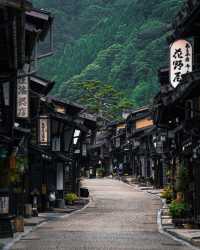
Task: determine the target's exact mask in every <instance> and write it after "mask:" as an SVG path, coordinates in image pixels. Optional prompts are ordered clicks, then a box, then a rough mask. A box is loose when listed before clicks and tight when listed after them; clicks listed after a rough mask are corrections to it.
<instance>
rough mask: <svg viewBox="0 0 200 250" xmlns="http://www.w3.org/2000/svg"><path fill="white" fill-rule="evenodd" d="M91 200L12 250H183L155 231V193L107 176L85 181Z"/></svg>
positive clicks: (20, 242)
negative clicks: (84, 207) (86, 205)
mask: <svg viewBox="0 0 200 250" xmlns="http://www.w3.org/2000/svg"><path fill="white" fill-rule="evenodd" d="M83 185H84V186H87V187H88V188H89V189H90V194H91V195H92V202H91V203H90V204H89V206H88V207H87V208H86V209H85V210H82V211H80V212H78V213H75V214H73V215H71V216H69V217H66V218H60V219H59V218H58V219H56V220H53V221H50V222H48V223H46V224H44V225H42V226H41V227H40V228H38V229H37V230H36V231H34V232H32V233H30V234H29V235H27V236H25V237H24V238H23V239H22V240H20V241H19V242H17V243H16V244H15V245H14V246H13V247H12V250H24V249H26V250H65V249H66V250H72V249H73V250H75V249H77V250H79V249H80V250H86V249H89V250H90V249H91V250H94V249H97V250H100V249H102V250H103V249H109V250H118V249H132V250H186V249H190V248H189V247H187V246H183V245H182V244H181V243H179V242H177V241H174V240H172V239H171V238H169V237H167V236H165V235H162V234H160V233H159V232H158V226H157V223H156V221H157V210H158V209H159V208H160V206H161V204H160V200H159V199H158V198H156V196H153V195H150V194H148V193H145V192H143V191H141V190H139V189H134V188H133V187H131V186H128V185H127V184H125V183H123V182H119V181H116V180H110V179H96V180H95V179H94V180H86V181H84V183H83Z"/></svg>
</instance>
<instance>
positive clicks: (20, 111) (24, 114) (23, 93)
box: [17, 76, 29, 119]
mask: <svg viewBox="0 0 200 250" xmlns="http://www.w3.org/2000/svg"><path fill="white" fill-rule="evenodd" d="M17 117H18V118H23V119H27V118H28V117H29V79H28V77H27V76H25V77H20V78H18V79H17Z"/></svg>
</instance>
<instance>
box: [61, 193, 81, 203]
mask: <svg viewBox="0 0 200 250" xmlns="http://www.w3.org/2000/svg"><path fill="white" fill-rule="evenodd" d="M64 199H65V201H66V202H67V203H72V204H73V203H74V202H75V201H77V200H78V196H77V195H76V194H75V193H68V194H66V195H65V197H64Z"/></svg>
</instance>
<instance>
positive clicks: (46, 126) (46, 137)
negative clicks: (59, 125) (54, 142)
mask: <svg viewBox="0 0 200 250" xmlns="http://www.w3.org/2000/svg"><path fill="white" fill-rule="evenodd" d="M38 144H39V145H42V146H47V145H49V144H50V122H49V118H48V116H41V117H40V118H39V124H38Z"/></svg>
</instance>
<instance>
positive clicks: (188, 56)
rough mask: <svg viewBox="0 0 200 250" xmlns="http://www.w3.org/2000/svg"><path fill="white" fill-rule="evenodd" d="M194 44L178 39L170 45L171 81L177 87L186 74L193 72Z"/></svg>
mask: <svg viewBox="0 0 200 250" xmlns="http://www.w3.org/2000/svg"><path fill="white" fill-rule="evenodd" d="M192 53H193V52H192V44H191V43H190V42H188V41H186V40H182V39H181V40H177V41H175V42H174V43H173V44H172V45H171V47H170V82H171V85H172V86H173V87H174V88H176V87H177V86H178V85H179V84H180V82H181V80H182V76H183V75H184V74H187V73H189V72H192V62H193V61H192V57H193V55H192Z"/></svg>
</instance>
